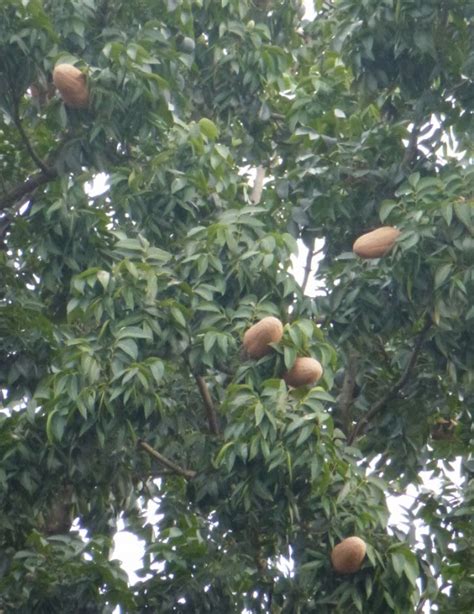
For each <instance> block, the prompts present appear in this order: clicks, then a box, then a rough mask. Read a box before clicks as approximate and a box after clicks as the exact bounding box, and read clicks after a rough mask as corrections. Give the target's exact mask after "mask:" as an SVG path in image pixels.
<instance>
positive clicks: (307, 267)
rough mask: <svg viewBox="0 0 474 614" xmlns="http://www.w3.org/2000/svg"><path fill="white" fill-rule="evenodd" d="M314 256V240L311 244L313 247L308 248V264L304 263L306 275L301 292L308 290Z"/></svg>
mask: <svg viewBox="0 0 474 614" xmlns="http://www.w3.org/2000/svg"><path fill="white" fill-rule="evenodd" d="M313 256H314V241H313V244H312V246H311V249H310V248H308V253H307V254H306V264H305V265H304V277H303V282H302V284H301V292H302V293H303V294H304V293H305V292H306V286H307V285H308V281H309V276H310V274H311V263H312V262H313Z"/></svg>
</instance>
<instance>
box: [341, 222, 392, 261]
mask: <svg viewBox="0 0 474 614" xmlns="http://www.w3.org/2000/svg"><path fill="white" fill-rule="evenodd" d="M399 235H400V231H399V230H398V228H394V227H393V226H381V227H380V228H377V229H376V230H372V232H367V233H366V234H364V235H362V236H360V237H359V238H358V239H357V240H356V241H355V242H354V245H353V246H352V250H353V251H354V253H355V254H357V256H360V257H361V258H382V256H386V255H387V254H388V253H389V251H390V250H391V249H392V248H393V246H394V245H395V242H396V240H397V239H398V237H399Z"/></svg>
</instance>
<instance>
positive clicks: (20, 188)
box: [0, 168, 58, 211]
mask: <svg viewBox="0 0 474 614" xmlns="http://www.w3.org/2000/svg"><path fill="white" fill-rule="evenodd" d="M57 176H58V172H57V171H56V169H54V168H51V169H47V171H46V172H45V171H40V172H39V173H36V174H35V175H33V176H32V177H30V178H29V179H27V180H26V181H24V182H23V183H21V184H19V185H17V186H16V187H15V188H13V189H12V190H10V191H9V192H7V193H6V194H5V195H4V196H3V197H2V198H0V211H2V210H3V209H7V208H8V207H11V205H13V204H15V203H16V202H17V201H19V200H20V199H22V198H23V197H24V196H27V195H28V194H31V192H34V191H35V190H36V188H39V187H40V186H41V185H44V184H45V183H49V182H50V181H51V180H52V179H55V178H56V177H57Z"/></svg>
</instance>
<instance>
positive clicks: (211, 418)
mask: <svg viewBox="0 0 474 614" xmlns="http://www.w3.org/2000/svg"><path fill="white" fill-rule="evenodd" d="M194 379H195V380H196V384H197V385H198V388H199V392H200V393H201V397H202V400H203V401H204V407H205V408H206V414H207V421H208V423H209V430H210V431H211V433H212V434H213V435H219V423H218V421H217V414H216V409H215V407H214V402H213V400H212V398H211V395H210V393H209V388H208V387H207V384H206V381H205V380H204V378H203V377H202V376H201V375H195V376H194Z"/></svg>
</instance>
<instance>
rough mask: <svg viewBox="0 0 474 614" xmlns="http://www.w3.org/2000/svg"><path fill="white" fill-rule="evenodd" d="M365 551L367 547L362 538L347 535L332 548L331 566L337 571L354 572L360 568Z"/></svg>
mask: <svg viewBox="0 0 474 614" xmlns="http://www.w3.org/2000/svg"><path fill="white" fill-rule="evenodd" d="M366 552H367V547H366V545H365V542H364V540H363V539H360V537H347V538H346V539H344V540H343V541H342V542H341V543H340V544H337V546H334V548H333V549H332V552H331V563H332V566H333V567H334V569H335V571H337V573H355V572H356V571H359V569H360V568H361V565H362V561H363V560H364V557H365V554H366Z"/></svg>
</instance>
